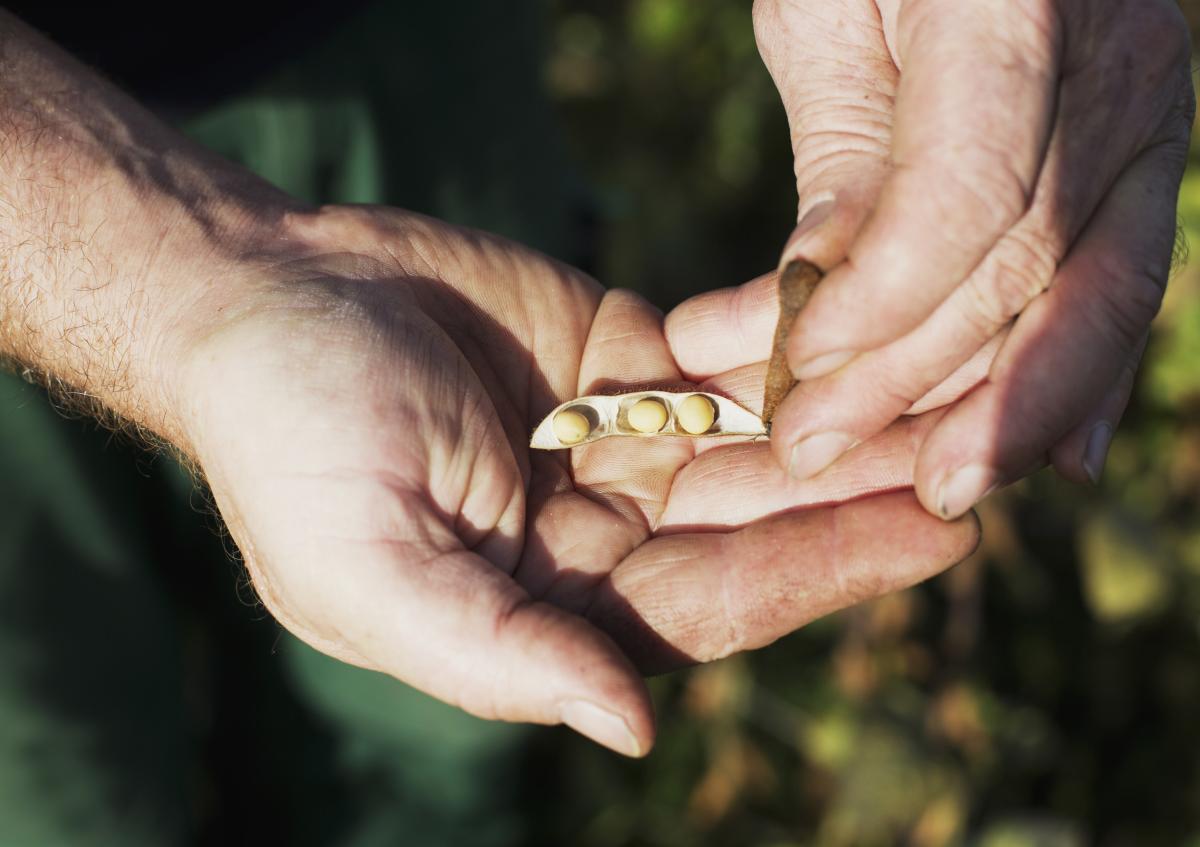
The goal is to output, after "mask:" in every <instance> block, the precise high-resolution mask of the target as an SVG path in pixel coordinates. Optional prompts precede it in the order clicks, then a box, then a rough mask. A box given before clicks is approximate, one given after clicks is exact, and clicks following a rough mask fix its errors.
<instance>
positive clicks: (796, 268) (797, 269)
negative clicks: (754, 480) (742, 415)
mask: <svg viewBox="0 0 1200 847" xmlns="http://www.w3.org/2000/svg"><path fill="white" fill-rule="evenodd" d="M823 276H824V274H823V273H822V272H821V269H820V268H818V267H817V266H816V265H814V264H813V263H812V262H808V261H805V260H804V259H797V260H795V261H792V262H788V264H787V267H785V268H784V269H783V273H781V274H780V275H779V322H778V323H777V324H775V342H774V344H773V345H772V348H771V361H770V362H769V363H768V365H767V380H766V385H765V387H764V390H763V411H762V422H763V426H764V427H765V429H766V431H767V432H768V433H769V432H770V431H771V420H772V419H773V418H774V417H775V410H776V409H778V408H779V404H780V403H782V402H783V398H784V397H787V395H788V392H789V391H791V390H792V388H793V387H794V386H795V385H796V378H795V377H793V376H792V369H791V368H790V367H788V361H787V345H788V333H789V332H791V329H792V324H794V323H795V322H796V318H797V316H799V314H800V312H801V310H802V309H803V308H804V307H805V306H806V305H808V301H809V298H810V297H812V293H813V292H814V291H816V289H817V284H818V283H819V282H820V281H821V277H823Z"/></svg>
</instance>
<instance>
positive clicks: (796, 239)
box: [779, 196, 834, 268]
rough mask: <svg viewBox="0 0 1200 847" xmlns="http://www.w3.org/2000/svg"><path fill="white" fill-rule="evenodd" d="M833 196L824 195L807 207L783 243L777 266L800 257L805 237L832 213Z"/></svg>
mask: <svg viewBox="0 0 1200 847" xmlns="http://www.w3.org/2000/svg"><path fill="white" fill-rule="evenodd" d="M833 205H834V204H833V197H832V196H830V197H826V198H825V199H823V200H819V201H818V202H816V203H814V204H813V205H812V206H810V207H809V208H808V211H807V212H805V213H804V217H802V218H800V220H799V221H798V222H797V223H796V228H795V229H793V230H792V234H791V236H789V237H788V240H787V244H785V245H784V248H783V255H782V256H781V257H780V261H779V267H781V268H782V267H786V266H787V264H788V262H790V261H792V260H793V259H797V258H800V257H801V254H802V253H803V252H804V241H805V237H806V236H808V235H809V234H810V233H812V232H813V231H814V230H816V229H817V228H819V227H820V226H821V224H823V223H825V221H827V220H829V218H830V216H831V215H832V214H833Z"/></svg>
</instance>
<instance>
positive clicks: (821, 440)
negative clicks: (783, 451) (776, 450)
mask: <svg viewBox="0 0 1200 847" xmlns="http://www.w3.org/2000/svg"><path fill="white" fill-rule="evenodd" d="M857 443H858V439H856V438H854V437H853V436H850V435H846V433H844V432H821V433H818V434H816V435H810V436H809V437H808V438H805V439H802V440H801V441H800V442H799V443H798V444H796V446H795V447H793V448H792V454H791V456H790V457H789V459H788V473H789V474H791V475H792V476H793V477H794V478H796V479H808V478H809V477H811V476H816V475H817V474H819V473H820V472H821V471H823V470H825V468H827V467H829V466H830V465H832V464H833V463H834V462H835V461H836V460H837V458H838V456H840V455H842V454H843V453H845V452H846V451H847V450H849V449H850V448H851V447H853V446H854V445H855V444H857Z"/></svg>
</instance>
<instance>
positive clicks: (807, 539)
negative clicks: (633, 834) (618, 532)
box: [588, 492, 979, 672]
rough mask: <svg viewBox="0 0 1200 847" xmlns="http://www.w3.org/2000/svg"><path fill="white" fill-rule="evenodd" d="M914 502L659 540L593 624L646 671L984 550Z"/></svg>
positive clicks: (734, 648)
mask: <svg viewBox="0 0 1200 847" xmlns="http://www.w3.org/2000/svg"><path fill="white" fill-rule="evenodd" d="M978 537H979V528H978V524H977V522H976V521H975V519H974V518H973V517H969V518H965V519H963V520H961V521H958V522H956V523H949V524H947V523H941V522H939V521H938V520H936V519H935V518H932V517H930V516H929V515H927V514H924V513H923V512H922V510H921V509H920V507H919V506H918V505H917V503H916V501H915V499H914V498H913V496H912V494H911V493H908V492H905V493H898V494H886V495H881V496H878V497H871V498H868V499H865V500H859V501H856V502H853V503H847V504H844V505H841V506H836V507H832V508H826V509H815V510H812V511H806V512H796V513H791V514H785V515H780V516H777V517H774V518H770V519H768V520H764V521H760V522H758V523H755V524H752V525H751V526H748V527H746V528H745V529H742V530H738V531H737V532H733V533H728V534H717V533H691V534H686V535H672V536H665V537H662V538H657V539H654V540H652V541H650V542H648V543H647V544H644V545H642V546H641V547H639V548H638V549H637V550H636V551H635V552H634V553H633V555H631V556H630V557H629V558H628V559H627V560H626V561H625V562H623V563H622V564H621V565H620V566H619V567H618V568H617V570H616V571H614V572H613V575H612V577H611V579H610V582H609V584H608V585H607V586H606V589H605V590H603V591H601V592H599V593H598V595H597V599H596V600H595V601H594V602H593V604H592V606H591V608H590V609H589V610H588V617H589V619H591V620H592V621H593V622H595V623H596V624H597V625H598V626H599V627H601V628H602V629H604V630H605V631H607V632H610V633H612V635H613V637H614V638H615V639H616V640H617V642H618V643H619V644H620V645H621V647H622V649H623V650H625V651H626V652H627V653H628V655H630V656H632V657H633V659H634V661H635V662H636V663H637V665H638V666H639V667H640V668H641V669H642V670H643V671H646V672H662V671H666V670H670V669H672V668H675V667H679V666H681V665H685V664H689V663H694V662H706V661H712V660H714V659H719V658H722V657H724V656H728V655H730V654H732V653H736V652H739V651H741V650H750V649H754V648H756V647H762V646H764V645H766V644H770V643H771V642H772V641H775V640H776V639H778V638H780V637H781V636H784V635H787V634H788V633H790V632H792V631H794V630H796V629H798V628H800V627H802V626H804V625H805V624H807V623H809V622H810V621H813V620H815V619H816V618H819V617H821V616H823V615H827V614H829V613H831V612H834V611H836V610H838V609H842V608H845V607H847V606H850V605H853V604H855V603H859V602H862V601H864V600H867V599H869V598H872V597H877V596H879V595H881V594H886V593H888V592H892V591H897V590H899V589H902V588H906V587H908V586H911V585H914V584H916V583H918V582H920V581H921V580H924V579H927V578H928V577H930V576H933V575H934V574H936V573H939V572H941V571H942V570H945V569H946V568H947V567H949V566H950V565H952V564H954V563H955V562H958V561H960V560H961V559H963V558H965V557H966V556H967V555H969V554H970V552H971V551H972V550H973V549H974V547H975V545H976V543H977V542H978Z"/></svg>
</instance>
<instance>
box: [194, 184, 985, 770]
mask: <svg viewBox="0 0 1200 847" xmlns="http://www.w3.org/2000/svg"><path fill="white" fill-rule="evenodd" d="M283 230H284V232H283V234H282V237H281V238H280V239H278V240H277V241H276V242H275V243H274V245H273V246H272V247H270V249H269V250H264V251H263V254H262V256H260V257H259V258H258V259H257V260H256V262H255V264H254V267H253V268H252V270H250V271H248V272H247V274H246V275H245V278H244V279H241V280H234V281H232V282H233V283H234V284H233V285H232V286H229V285H225V286H224V287H223V289H222V290H229V289H230V288H232V289H233V290H236V291H240V292H241V293H239V294H238V295H237V296H234V297H228V296H225V295H222V296H221V297H216V296H215V295H214V299H213V300H212V301H211V302H208V303H205V304H203V305H202V306H201V307H200V308H199V309H198V312H200V313H203V314H205V315H208V316H209V317H206V318H205V319H204V320H203V321H201V327H202V328H201V329H199V330H197V331H196V332H195V333H194V336H195V341H194V343H192V344H191V345H190V347H189V348H188V350H189V352H188V353H187V355H186V356H185V357H184V359H185V360H184V361H183V362H182V363H181V365H180V368H179V371H180V374H181V376H180V378H179V381H178V385H177V386H176V393H177V395H178V397H179V398H180V403H181V405H182V407H183V409H184V412H183V413H182V414H181V418H182V419H183V420H184V421H185V422H186V428H187V439H188V441H189V442H190V445H191V450H192V452H194V454H195V456H196V458H197V460H198V462H199V464H200V466H201V469H202V471H203V472H204V474H205V475H206V477H207V480H208V482H209V484H210V485H211V487H212V491H213V494H214V496H215V499H216V502H217V504H218V506H219V508H220V511H221V513H222V515H223V517H224V519H225V521H226V522H227V525H228V527H229V530H230V532H231V534H232V536H233V539H234V540H235V541H236V542H237V544H238V545H239V547H240V549H241V551H242V552H243V554H244V558H245V562H246V565H247V567H248V570H249V572H250V575H251V577H252V579H253V582H254V585H255V587H256V589H257V591H258V592H259V594H260V596H261V598H262V600H263V602H264V603H265V605H266V606H267V608H268V609H269V610H270V611H271V612H272V613H273V614H274V615H275V616H276V617H277V618H278V619H279V620H280V621H281V622H282V623H283V625H284V626H286V627H287V628H288V629H290V630H291V631H292V632H293V633H295V634H296V635H298V636H299V637H300V638H302V639H304V640H305V641H307V642H308V643H310V644H312V645H313V646H315V647H317V648H318V649H320V650H323V651H324V652H326V653H328V654H330V655H332V656H335V657H337V658H340V659H343V660H345V661H347V662H350V663H353V664H356V665H360V666H362V667H366V668H372V669H376V670H379V671H383V672H386V673H389V674H392V675H394V676H396V677H398V678H399V679H401V680H403V681H405V682H407V683H409V684H411V685H414V686H416V687H417V688H420V689H422V690H424V691H426V692H428V693H430V694H432V695H434V696H436V697H439V698H441V699H443V700H445V701H447V702H450V703H453V704H456V705H458V706H460V707H462V708H464V709H466V710H468V711H470V712H472V713H474V714H477V715H481V716H483V717H487V718H500V719H506V720H515V721H532V722H538V723H559V722H564V723H567V724H569V725H571V726H572V727H574V728H575V729H577V730H579V731H580V732H582V733H584V734H586V735H588V736H590V737H591V738H593V739H595V740H596V741H598V742H600V743H602V744H605V745H608V746H609V747H612V748H613V749H615V750H618V751H620V752H623V753H626V754H630V755H637V754H641V753H644V752H645V751H647V750H648V749H649V747H650V746H651V744H652V741H653V736H654V717H653V712H652V707H651V704H650V701H649V697H648V693H647V689H646V687H645V684H644V681H643V680H642V677H641V674H642V673H646V672H657V671H663V670H667V669H670V668H674V667H678V666H681V665H684V664H688V663H692V662H703V661H708V660H711V659H716V658H719V657H721V656H725V655H728V654H730V653H733V652H735V651H738V650H744V649H748V648H752V647H757V646H760V645H764V644H766V643H768V642H770V641H772V640H774V639H776V638H778V637H780V636H782V635H784V634H785V633H787V632H790V631H792V630H794V629H795V628H797V627H799V626H801V625H803V624H804V623H806V622H807V621H809V620H811V619H813V618H815V617H817V616H819V615H823V614H826V613H828V612H831V611H833V610H835V609H837V608H840V607H843V606H846V605H848V604H850V603H853V602H856V601H859V600H862V599H865V598H867V597H871V596H874V595H876V594H879V593H882V592H885V591H889V590H893V589H898V588H901V587H904V586H907V585H910V584H912V583H915V582H917V581H919V580H921V579H923V578H925V577H927V576H929V575H931V574H933V573H936V572H938V571H940V570H941V569H943V568H945V567H947V566H949V565H950V564H952V563H954V562H956V561H958V560H959V559H961V558H962V557H963V556H964V555H966V554H967V552H969V550H970V549H971V548H972V546H973V544H974V543H975V541H976V538H977V528H976V525H975V523H974V521H973V520H970V519H968V520H964V521H962V522H958V523H955V524H944V523H943V522H941V521H938V520H936V519H934V518H931V517H929V516H928V515H927V514H926V513H925V512H924V511H923V510H921V509H920V508H919V506H918V505H917V503H916V501H915V500H914V498H913V497H912V495H911V493H908V492H904V491H902V490H901V489H904V488H905V487H906V486H907V485H909V483H910V478H909V469H910V467H911V464H912V453H913V449H914V447H915V445H916V444H918V443H919V442H920V440H921V438H922V437H923V433H924V432H925V431H927V430H928V429H929V427H930V426H931V425H932V424H933V423H935V420H934V418H933V417H932V416H931V417H926V418H920V419H914V420H912V421H908V422H906V423H904V424H903V425H899V426H896V427H894V428H892V429H890V430H889V431H888V432H886V433H885V434H883V435H882V436H880V437H879V438H878V439H876V440H875V441H874V442H872V444H871V445H865V446H864V448H861V449H860V450H859V451H858V452H857V453H856V455H857V456H858V458H857V459H855V460H853V461H847V462H845V463H843V464H842V465H841V466H840V468H839V469H838V471H837V472H836V473H832V474H829V475H826V476H824V477H823V478H822V479H821V480H816V481H811V482H801V481H796V480H792V479H789V478H788V477H787V475H786V474H785V473H784V472H783V471H782V470H780V469H779V468H778V466H777V465H776V464H775V463H774V461H773V460H772V459H771V456H770V451H769V447H768V446H767V444H765V443H745V442H744V443H726V444H720V445H718V444H716V443H715V440H714V441H705V442H698V441H691V440H685V439H672V438H661V439H632V438H610V439H607V440H603V441H599V442H596V443H593V444H590V445H587V446H584V447H580V448H578V449H575V450H573V451H570V452H566V451H563V452H531V451H530V450H529V449H528V438H529V435H530V432H531V430H532V428H533V427H534V426H535V425H536V423H537V422H538V421H539V420H540V419H541V417H542V416H544V415H545V414H546V413H547V412H549V411H550V410H551V409H552V408H553V407H554V406H555V405H557V404H558V403H560V402H562V401H564V400H566V399H570V398H572V397H575V396H578V395H580V394H582V393H587V392H593V391H599V390H609V389H614V388H617V387H619V386H620V385H622V384H640V383H647V382H649V383H655V384H662V383H678V382H679V381H680V380H681V373H680V369H679V366H678V365H677V359H679V358H682V359H684V360H688V361H690V362H692V364H691V365H690V366H689V368H688V370H689V376H690V377H691V378H692V379H694V380H697V381H702V382H704V383H705V385H706V387H707V388H709V389H711V390H714V391H723V392H725V393H727V394H728V395H729V396H731V397H733V398H734V399H737V400H740V401H742V402H744V403H745V404H747V405H749V406H751V407H756V406H757V404H758V402H759V394H760V393H761V390H762V379H763V373H764V370H765V368H764V363H762V362H761V361H759V362H755V361H754V359H753V358H752V357H747V355H746V352H745V347H744V345H743V344H742V343H741V339H739V338H738V337H737V336H736V334H732V333H730V332H728V331H727V328H725V327H714V328H712V330H711V331H708V332H706V331H703V330H697V331H695V332H692V333H688V334H685V335H682V336H680V335H678V334H676V335H675V336H674V337H673V339H672V341H673V344H674V349H673V347H672V345H669V344H668V343H667V341H666V339H665V337H664V334H663V331H662V319H661V316H660V315H659V314H658V313H656V312H655V311H654V310H653V309H652V308H651V307H649V306H648V305H647V304H646V303H645V302H644V301H643V300H641V299H640V298H638V297H637V296H635V295H633V294H631V293H628V292H622V291H610V292H607V293H605V292H604V291H603V290H602V289H601V288H600V287H599V286H598V285H596V284H595V283H594V282H592V281H590V280H588V279H586V278H585V277H582V276H580V275H578V274H576V273H574V272H573V271H571V270H569V269H567V268H565V267H563V266H561V265H558V264H556V263H554V262H552V261H550V260H548V259H546V258H544V257H542V256H539V255H537V254H534V253H532V252H530V251H527V250H524V249H522V248H520V247H517V246H516V245H513V244H510V243H507V242H504V241H502V240H500V239H498V238H494V237H491V236H487V235H483V234H480V233H475V232H468V231H463V230H458V229H455V228H452V227H450V226H447V225H444V224H440V223H438V222H436V221H432V220H429V219H427V218H423V217H420V216H416V215H411V214H406V213H402V212H398V211H395V210H388V209H379V208H366V207H354V208H329V209H323V210H321V211H319V212H312V213H307V212H302V213H296V214H293V215H291V216H290V217H289V219H288V220H287V222H286V223H285V224H284V227H283ZM226 282H229V281H226ZM762 284H763V285H770V282H769V281H768V282H766V283H762ZM218 301H220V302H218ZM212 315H219V316H220V317H219V318H216V319H214V318H213V317H211V316H212ZM697 357H699V358H704V357H708V359H709V361H710V362H711V364H705V365H703V366H697V364H696V360H697ZM880 492H883V493H880ZM873 494H874V495H876V496H867V495H873ZM852 498H853V502H847V503H844V504H841V503H842V501H845V500H850V499H852ZM816 504H824V505H821V506H820V507H815V506H816ZM835 504H841V505H835ZM802 506H814V508H809V509H799V508H798V507H802Z"/></svg>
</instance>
